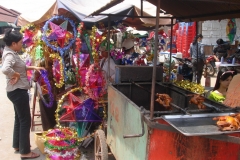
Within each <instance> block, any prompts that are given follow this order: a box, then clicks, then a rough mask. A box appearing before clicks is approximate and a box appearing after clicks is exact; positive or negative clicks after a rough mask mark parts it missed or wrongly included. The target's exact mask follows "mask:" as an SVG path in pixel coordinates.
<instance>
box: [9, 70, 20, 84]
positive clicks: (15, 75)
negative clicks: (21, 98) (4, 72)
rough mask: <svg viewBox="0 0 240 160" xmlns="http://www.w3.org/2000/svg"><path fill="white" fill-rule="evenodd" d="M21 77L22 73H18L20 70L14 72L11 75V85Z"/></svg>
mask: <svg viewBox="0 0 240 160" xmlns="http://www.w3.org/2000/svg"><path fill="white" fill-rule="evenodd" d="M19 79H20V74H19V73H18V72H15V73H14V74H13V76H12V77H11V79H10V80H9V83H10V84H11V85H14V84H16V83H17V81H18V80H19Z"/></svg>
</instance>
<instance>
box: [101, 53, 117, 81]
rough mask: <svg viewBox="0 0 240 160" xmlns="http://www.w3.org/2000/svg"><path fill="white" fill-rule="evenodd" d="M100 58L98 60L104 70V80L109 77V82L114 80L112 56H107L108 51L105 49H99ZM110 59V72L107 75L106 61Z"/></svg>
mask: <svg viewBox="0 0 240 160" xmlns="http://www.w3.org/2000/svg"><path fill="white" fill-rule="evenodd" d="M101 56H102V59H101V60H100V67H101V68H102V70H103V71H104V72H105V78H106V80H107V79H109V81H110V82H115V66H116V64H115V63H114V61H113V59H112V57H111V56H110V58H108V52H107V51H101ZM109 60H110V73H109V76H110V77H108V75H107V74H108V61H109Z"/></svg>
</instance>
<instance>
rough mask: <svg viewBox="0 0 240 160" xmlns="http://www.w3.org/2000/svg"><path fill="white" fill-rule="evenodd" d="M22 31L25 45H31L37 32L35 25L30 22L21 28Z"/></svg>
mask: <svg viewBox="0 0 240 160" xmlns="http://www.w3.org/2000/svg"><path fill="white" fill-rule="evenodd" d="M20 32H21V33H22V34H23V46H24V47H30V46H31V45H33V37H34V35H35V34H36V33H35V25H34V24H29V25H26V26H24V27H22V28H21V30H20Z"/></svg>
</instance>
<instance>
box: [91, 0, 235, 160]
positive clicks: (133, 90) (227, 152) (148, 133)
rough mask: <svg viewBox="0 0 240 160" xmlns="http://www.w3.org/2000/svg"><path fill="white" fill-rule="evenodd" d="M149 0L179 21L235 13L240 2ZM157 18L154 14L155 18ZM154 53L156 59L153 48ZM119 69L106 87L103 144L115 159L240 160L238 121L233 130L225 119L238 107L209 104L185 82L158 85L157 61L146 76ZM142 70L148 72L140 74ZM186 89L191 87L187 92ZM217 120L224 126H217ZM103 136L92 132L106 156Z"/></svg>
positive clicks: (98, 151) (98, 153) (137, 70)
mask: <svg viewBox="0 0 240 160" xmlns="http://www.w3.org/2000/svg"><path fill="white" fill-rule="evenodd" d="M152 2H153V3H154V4H155V5H157V6H158V10H159V9H160V8H159V7H160V6H161V8H162V9H164V10H165V11H166V12H169V13H171V14H172V15H173V17H177V18H179V19H181V20H191V17H192V19H194V18H195V19H194V20H206V19H215V18H216V19H217V18H219V17H218V16H220V15H221V17H222V16H223V17H225V18H226V17H232V16H239V14H238V15H237V14H235V13H239V10H237V9H236V8H237V7H236V8H235V7H234V4H239V3H238V2H233V1H229V2H226V3H228V5H230V6H231V7H232V8H231V7H230V8H231V9H232V10H231V11H229V10H228V11H229V12H228V11H226V12H225V11H224V9H223V12H218V11H219V9H217V10H214V9H212V8H213V6H218V7H224V3H225V2H223V1H214V2H213V1H211V2H210V1H209V2H207V1H206V3H207V4H208V7H209V8H207V9H206V8H205V7H206V3H205V4H204V3H203V2H200V1H184V2H183V1H180V0H179V1H161V5H160V1H152ZM204 2H205V1H204ZM225 5H226V4H225ZM173 6H174V7H173ZM210 6H211V7H212V8H211V7H210ZM194 8H197V12H195V9H194ZM215 9H216V8H215ZM225 9H226V7H225ZM228 9H229V8H228ZM96 12H97V11H96ZM110 16H113V15H110ZM158 16H159V15H158V12H157V22H158ZM156 24H158V23H156ZM156 29H157V30H158V26H157V27H156ZM155 42H157V36H156V35H155ZM170 53H171V52H170ZM154 54H155V55H154V62H156V59H157V49H156V46H155V53H154ZM117 68H118V67H117ZM118 70H119V72H118V77H120V78H119V79H118V81H117V82H118V84H116V85H109V86H108V100H109V101H108V121H107V122H108V124H107V133H106V143H107V145H108V146H109V147H110V149H111V152H112V153H113V155H114V156H115V157H116V158H117V159H238V158H239V149H240V145H239V144H240V140H239V138H238V137H239V136H240V135H239V133H238V132H239V129H238V125H236V128H235V129H233V128H234V127H233V128H232V127H230V126H231V124H230V123H225V122H226V118H227V117H229V119H234V120H233V121H234V123H235V122H236V123H238V120H237V119H236V113H238V112H239V111H238V107H237V106H235V107H233V108H231V107H228V106H225V105H223V104H219V103H215V102H212V101H210V100H208V99H206V98H204V97H203V96H201V95H200V94H201V93H198V94H196V92H197V91H199V90H201V89H200V88H198V87H197V86H194V85H193V86H192V84H190V83H189V82H185V83H182V84H180V88H179V87H177V86H176V85H174V84H172V83H167V84H165V83H161V80H160V82H157V81H158V80H159V79H157V75H159V73H160V74H162V72H161V71H159V70H158V69H157V67H156V63H155V65H154V66H153V68H151V70H153V71H152V76H148V74H146V71H144V68H143V67H119V68H118ZM144 73H145V74H146V75H142V74H144ZM147 73H149V71H147ZM151 80H152V83H151ZM187 88H191V89H193V91H187ZM194 92H195V93H194ZM195 100H196V101H195ZM237 115H238V114H237ZM220 116H222V117H223V119H221V118H219V117H220ZM220 121H223V122H224V124H225V125H226V126H222V125H220V124H222V122H220ZM225 127H226V128H225ZM228 127H230V128H228ZM104 139H105V137H104V133H103V132H102V131H101V130H98V131H97V132H96V135H95V141H96V143H95V157H96V159H107V155H106V153H107V152H106V150H107V148H106V147H107V146H106V144H104Z"/></svg>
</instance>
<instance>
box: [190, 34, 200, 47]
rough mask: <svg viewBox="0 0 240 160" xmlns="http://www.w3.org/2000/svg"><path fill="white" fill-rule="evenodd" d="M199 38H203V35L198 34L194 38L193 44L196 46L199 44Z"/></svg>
mask: <svg viewBox="0 0 240 160" xmlns="http://www.w3.org/2000/svg"><path fill="white" fill-rule="evenodd" d="M198 38H203V36H202V34H198V35H196V36H195V37H194V39H193V41H192V44H193V45H195V44H196V43H197V40H198Z"/></svg>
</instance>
